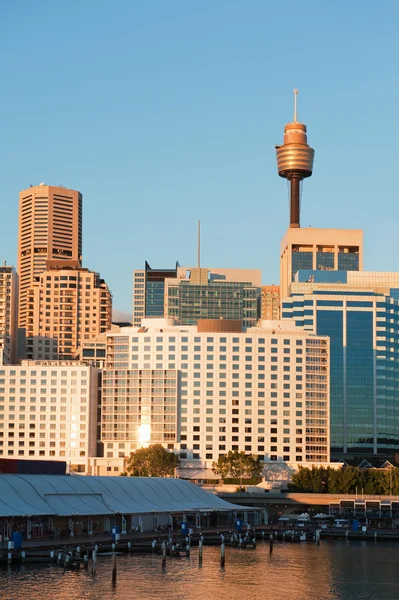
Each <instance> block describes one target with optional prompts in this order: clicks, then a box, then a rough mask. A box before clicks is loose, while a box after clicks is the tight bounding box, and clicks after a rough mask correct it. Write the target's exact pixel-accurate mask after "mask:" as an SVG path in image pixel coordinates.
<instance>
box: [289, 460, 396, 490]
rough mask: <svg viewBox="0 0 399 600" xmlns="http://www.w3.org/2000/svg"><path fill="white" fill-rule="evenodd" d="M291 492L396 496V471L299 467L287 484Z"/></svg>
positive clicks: (393, 468) (392, 469)
mask: <svg viewBox="0 0 399 600" xmlns="http://www.w3.org/2000/svg"><path fill="white" fill-rule="evenodd" d="M288 488H289V489H290V490H291V491H298V492H310V493H315V494H323V493H326V494H354V493H356V491H357V493H358V494H360V493H362V492H363V493H364V494H378V495H387V494H391V493H392V494H398V493H399V469H397V468H396V467H392V468H389V469H359V468H358V467H343V468H342V469H331V468H330V467H328V468H327V469H326V468H325V467H315V466H313V467H312V468H311V469H308V468H305V467H300V468H299V470H298V471H297V472H296V473H294V474H293V476H292V482H291V483H289V484H288Z"/></svg>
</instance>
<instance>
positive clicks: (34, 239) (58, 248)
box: [17, 183, 82, 327]
mask: <svg viewBox="0 0 399 600" xmlns="http://www.w3.org/2000/svg"><path fill="white" fill-rule="evenodd" d="M49 260H56V261H58V262H59V261H63V260H67V261H73V262H74V263H75V264H76V265H80V264H81V261H82V195H81V194H80V192H77V191H75V190H70V189H67V188H64V187H62V186H50V185H45V184H44V183H41V184H40V185H37V186H31V187H29V188H28V189H27V190H23V191H22V192H21V193H20V195H19V224H18V265H17V271H18V275H19V326H20V327H25V325H26V320H27V314H26V313H27V308H26V296H27V293H28V289H29V288H31V287H33V286H36V285H38V283H39V278H40V275H41V273H42V272H43V271H45V270H46V268H47V265H48V263H47V261H49Z"/></svg>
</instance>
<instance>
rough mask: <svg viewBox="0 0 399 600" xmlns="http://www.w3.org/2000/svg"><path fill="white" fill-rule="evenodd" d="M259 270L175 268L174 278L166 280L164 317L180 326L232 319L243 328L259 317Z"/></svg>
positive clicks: (254, 322)
mask: <svg viewBox="0 0 399 600" xmlns="http://www.w3.org/2000/svg"><path fill="white" fill-rule="evenodd" d="M260 287H261V271H260V270H257V269H216V268H212V269H207V268H198V267H195V268H191V269H189V268H186V267H178V269H177V278H176V279H166V280H165V305H164V306H165V310H164V314H165V317H168V318H173V319H176V320H178V322H179V323H180V324H181V325H196V324H197V323H198V321H199V320H200V319H234V320H239V321H241V323H242V327H243V328H244V329H246V328H248V327H253V326H254V325H256V323H257V321H258V319H259V316H260V311H259V309H260Z"/></svg>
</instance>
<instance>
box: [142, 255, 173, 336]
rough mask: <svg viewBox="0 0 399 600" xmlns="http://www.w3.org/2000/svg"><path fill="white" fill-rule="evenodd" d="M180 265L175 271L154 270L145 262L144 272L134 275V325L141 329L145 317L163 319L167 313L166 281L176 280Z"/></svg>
mask: <svg viewBox="0 0 399 600" xmlns="http://www.w3.org/2000/svg"><path fill="white" fill-rule="evenodd" d="M178 266H179V263H178V262H177V263H176V266H175V267H174V268H173V269H152V268H151V267H150V265H149V264H148V262H147V261H146V262H145V265H144V269H143V270H137V271H134V274H133V325H135V326H137V327H140V325H141V319H144V318H145V317H163V316H164V313H165V307H164V300H165V279H169V278H170V279H176V277H177V268H178Z"/></svg>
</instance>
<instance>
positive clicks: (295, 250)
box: [280, 227, 363, 298]
mask: <svg viewBox="0 0 399 600" xmlns="http://www.w3.org/2000/svg"><path fill="white" fill-rule="evenodd" d="M299 269H302V270H304V269H306V270H317V271H362V270H363V232H362V231H361V230H357V229H318V228H315V227H306V228H289V229H287V231H286V233H285V235H284V237H283V239H282V241H281V245H280V288H281V298H286V297H287V296H288V295H289V286H290V284H291V283H292V282H293V281H294V279H295V274H296V273H297V272H298V271H299Z"/></svg>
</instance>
